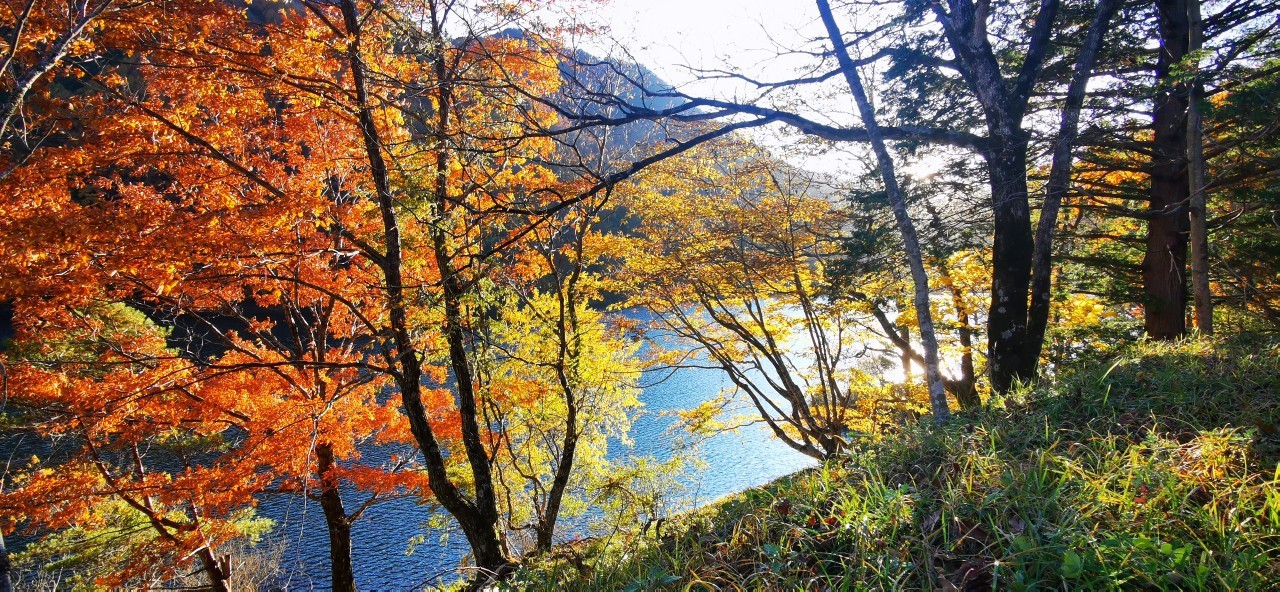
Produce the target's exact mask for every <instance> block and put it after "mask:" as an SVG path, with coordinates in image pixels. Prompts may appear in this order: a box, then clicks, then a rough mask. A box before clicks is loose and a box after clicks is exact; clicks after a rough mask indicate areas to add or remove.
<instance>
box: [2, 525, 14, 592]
mask: <svg viewBox="0 0 1280 592" xmlns="http://www.w3.org/2000/svg"><path fill="white" fill-rule="evenodd" d="M12 572H13V564H12V563H10V562H9V549H8V548H7V547H5V546H4V533H3V532H0V592H13V576H12V575H11V574H12Z"/></svg>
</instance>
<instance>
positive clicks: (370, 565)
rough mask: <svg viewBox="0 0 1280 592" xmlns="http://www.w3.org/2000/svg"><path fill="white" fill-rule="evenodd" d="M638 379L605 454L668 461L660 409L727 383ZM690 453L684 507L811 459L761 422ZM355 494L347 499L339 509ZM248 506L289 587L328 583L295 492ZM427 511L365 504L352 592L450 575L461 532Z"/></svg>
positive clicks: (307, 509)
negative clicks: (266, 531)
mask: <svg viewBox="0 0 1280 592" xmlns="http://www.w3.org/2000/svg"><path fill="white" fill-rule="evenodd" d="M664 377H665V379H664ZM642 383H643V384H645V385H647V386H646V387H645V389H644V392H643V393H642V394H641V396H640V399H641V401H642V402H643V403H644V404H645V408H644V410H643V411H642V412H641V413H640V414H639V415H638V416H637V417H636V418H635V422H634V424H633V425H632V428H631V438H632V440H633V441H634V446H633V447H632V448H630V449H626V448H614V449H611V450H610V455H611V456H613V457H614V458H620V457H622V456H625V455H628V454H630V455H637V456H650V455H651V456H654V457H657V458H659V459H667V458H670V457H671V455H672V454H673V450H672V446H673V444H672V441H673V439H672V438H671V437H670V435H669V433H668V432H669V430H670V429H671V427H672V425H673V423H674V422H675V421H676V418H674V417H672V416H671V415H670V414H669V413H667V412H671V411H675V410H680V409H688V408H692V407H695V406H697V405H698V404H699V403H702V402H703V401H706V400H708V399H711V398H713V397H715V396H716V395H718V394H719V393H720V391H721V390H722V389H724V388H726V387H727V386H728V385H729V381H728V379H727V378H726V377H725V375H724V373H723V372H721V371H719V370H710V369H703V368H682V369H679V370H676V371H675V373H674V374H672V375H671V376H669V377H667V373H666V372H662V373H659V372H657V371H653V372H650V373H647V374H646V375H645V378H644V380H643V381H642ZM694 454H695V456H696V458H700V459H701V460H702V461H703V468H702V469H701V470H698V471H696V472H691V473H690V474H689V475H687V476H686V478H685V479H684V481H685V486H686V489H685V491H684V493H683V496H684V497H683V499H681V500H678V501H679V504H680V505H683V506H685V507H689V506H692V505H703V504H706V503H708V502H711V501H714V500H716V499H718V498H721V497H724V496H726V495H729V494H732V493H736V492H739V491H742V490H745V489H748V488H751V487H754V486H757V485H762V484H764V483H767V482H769V481H772V480H774V479H776V478H778V477H781V476H784V475H788V474H790V473H793V472H795V471H797V470H800V469H802V468H805V467H808V466H812V465H814V464H815V463H814V461H813V460H812V459H810V458H809V457H807V456H804V455H802V454H800V453H798V452H795V451H794V450H792V449H791V448H789V447H787V446H786V445H785V444H782V443H781V442H779V441H777V440H776V439H774V438H773V436H772V434H771V433H770V432H769V431H768V428H767V427H766V426H764V425H762V424H757V425H752V426H748V427H744V428H741V429H739V430H737V431H735V432H725V433H720V434H716V435H714V436H711V437H710V438H707V439H705V440H703V441H702V442H700V443H699V445H698V446H697V448H696V450H695V451H694ZM355 499H357V498H356V497H354V496H353V497H352V498H351V501H349V502H348V504H349V505H348V509H350V508H351V505H350V504H351V503H352V502H354V500H355ZM258 512H259V515H260V516H264V517H268V518H271V519H273V520H275V521H276V527H275V530H274V532H273V535H272V536H274V537H279V538H281V539H283V541H284V544H285V562H284V563H285V569H286V572H287V576H286V577H287V584H288V587H289V589H290V590H310V589H326V588H328V586H329V567H328V561H329V556H328V535H327V533H326V531H325V527H324V517H323V514H322V512H321V510H320V506H319V504H318V503H316V502H306V501H305V500H303V499H302V498H301V496H275V497H271V498H267V499H264V500H263V502H262V504H261V506H260V507H259V511H258ZM430 512H431V510H430V509H429V508H427V507H425V506H421V505H418V504H417V503H415V502H414V501H412V500H407V499H402V500H391V501H387V502H384V503H381V504H378V505H375V506H373V507H371V508H369V510H368V511H367V512H366V513H365V515H364V516H363V517H362V518H361V519H360V520H358V521H357V522H356V523H355V524H354V525H353V527H352V532H351V536H352V539H353V540H352V543H353V546H354V550H353V562H354V565H355V572H356V583H357V585H358V586H359V588H360V589H362V590H405V589H411V588H420V587H421V586H423V585H426V584H432V583H443V582H448V581H452V580H453V579H456V578H457V575H458V572H457V569H456V568H457V566H458V564H459V562H460V561H461V560H462V558H463V557H464V556H465V555H466V554H467V553H469V548H468V547H467V542H466V537H464V536H463V535H462V533H461V532H455V533H452V534H451V535H450V536H449V537H447V540H445V541H443V542H442V541H441V540H440V539H441V537H440V534H441V533H440V532H439V531H438V530H436V531H430V530H428V529H427V527H426V526H425V525H426V523H427V522H428V520H430V519H431V513H430ZM562 524H563V525H562V526H560V527H559V528H558V529H557V535H558V536H559V537H561V538H562V539H563V538H569V537H572V536H573V535H574V528H573V527H572V523H571V521H569V520H562ZM423 535H425V537H426V540H425V541H423V542H421V543H420V544H417V545H416V546H415V548H414V551H413V553H412V554H408V553H407V551H408V549H409V541H410V539H412V538H414V537H420V536H423Z"/></svg>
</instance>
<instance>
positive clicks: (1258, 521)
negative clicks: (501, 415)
mask: <svg viewBox="0 0 1280 592" xmlns="http://www.w3.org/2000/svg"><path fill="white" fill-rule="evenodd" d="M1278 424H1280V339H1277V338H1274V337H1249V338H1235V339H1232V340H1194V341H1187V342H1184V343H1179V344H1155V343H1142V344H1138V345H1135V346H1133V347H1131V348H1128V349H1125V350H1123V351H1122V352H1121V353H1120V355H1119V356H1118V357H1112V358H1109V359H1106V360H1094V361H1086V362H1082V363H1078V364H1076V366H1075V369H1074V370H1073V371H1070V372H1068V373H1066V374H1064V375H1063V376H1061V377H1060V378H1059V379H1058V380H1056V381H1055V382H1054V383H1051V384H1045V385H1042V386H1040V387H1037V388H1035V389H1030V390H1028V391H1026V392H1023V393H1021V394H1019V395H1017V396H1014V397H1010V398H1008V399H1005V400H1000V401H994V402H992V403H991V404H990V405H988V406H987V408H986V409H984V410H982V411H980V412H976V413H973V414H967V415H962V416H960V417H958V418H957V419H956V420H955V421H953V422H952V423H950V424H948V425H947V426H945V427H943V428H937V427H932V426H929V425H923V424H921V425H915V426H910V427H908V428H905V429H904V430H903V431H901V432H900V433H896V434H891V435H889V436H888V437H885V438H883V439H881V440H880V441H878V442H869V443H866V444H864V445H862V446H861V447H860V449H858V450H857V451H856V452H855V453H853V454H851V455H849V456H848V457H846V458H841V459H839V460H836V461H832V462H829V463H827V464H825V465H824V466H821V467H817V468H815V469H812V470H808V471H804V472H801V473H798V474H796V475H793V476H791V477H788V478H785V479H782V480H779V481H776V482H774V483H771V484H769V485H767V486H764V487H760V488H757V489H753V490H750V491H747V492H744V493H742V494H739V495H736V496H733V497H731V498H728V499H726V500H723V501H721V502H720V503H718V504H716V505H714V506H711V507H708V508H704V509H702V510H699V511H696V512H693V513H690V514H687V515H684V516H680V517H678V518H676V519H673V520H671V521H669V522H668V524H667V527H666V528H665V529H664V530H663V532H661V533H660V534H657V535H655V534H654V533H652V532H650V533H647V534H644V535H641V534H638V533H637V534H633V535H631V536H628V537H624V538H621V539H615V540H613V541H608V542H606V541H586V542H582V543H579V544H576V545H572V546H565V547H562V548H561V549H560V550H559V552H558V553H556V554H554V555H553V556H552V557H551V558H544V559H541V560H536V561H530V562H527V563H526V565H524V566H523V567H522V569H521V570H520V571H519V572H518V573H517V574H516V575H515V577H513V578H512V579H511V580H510V581H508V582H507V583H506V584H505V586H507V587H510V588H512V589H530V590H564V589H581V590H597V589H615V590H650V589H667V590H739V589H747V590H762V589H763V590H881V589H892V590H898V589H912V590H914V589H921V590H929V589H935V590H947V591H950V590H990V589H996V588H998V589H1009V590H1047V589H1088V590H1107V589H1125V590H1130V589H1150V590H1222V589H1240V590H1264V589H1272V588H1275V587H1277V586H1280V470H1278V469H1277V460H1280V433H1278V431H1277V427H1276V426H1277V425H1278Z"/></svg>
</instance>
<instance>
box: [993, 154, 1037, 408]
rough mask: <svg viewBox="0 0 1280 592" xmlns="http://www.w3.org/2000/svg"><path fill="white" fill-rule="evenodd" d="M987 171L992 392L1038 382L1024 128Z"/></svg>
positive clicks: (1001, 391)
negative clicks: (1032, 353)
mask: <svg viewBox="0 0 1280 592" xmlns="http://www.w3.org/2000/svg"><path fill="white" fill-rule="evenodd" d="M987 168H988V169H989V171H990V175H991V200H992V204H991V207H992V210H993V213H994V222H995V232H994V236H993V239H992V246H991V309H990V310H989V311H988V315H987V360H988V364H989V365H990V372H991V388H992V390H994V391H995V392H997V393H1004V392H1007V391H1009V389H1011V388H1012V387H1013V385H1014V384H1015V383H1017V382H1020V381H1028V380H1031V379H1032V378H1034V376H1035V373H1034V366H1035V364H1034V362H1033V361H1032V360H1030V359H1028V358H1027V351H1026V350H1027V348H1026V342H1027V308H1028V304H1027V291H1028V289H1029V287H1030V283H1031V254H1032V252H1033V251H1034V248H1035V243H1034V240H1033V239H1032V235H1031V210H1030V207H1029V205H1028V203H1027V139H1026V136H1025V135H1024V134H1023V133H1022V132H1021V131H1020V130H1019V131H1018V132H1016V135H1013V134H1010V135H1006V136H1005V137H1004V139H1001V140H997V141H995V142H993V147H992V149H991V151H990V156H989V157H988V158H987Z"/></svg>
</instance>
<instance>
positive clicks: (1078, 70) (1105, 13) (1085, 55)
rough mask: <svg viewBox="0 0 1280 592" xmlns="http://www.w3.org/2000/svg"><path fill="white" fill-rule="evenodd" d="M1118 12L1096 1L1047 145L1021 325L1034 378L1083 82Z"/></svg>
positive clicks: (1108, 1)
mask: <svg viewBox="0 0 1280 592" xmlns="http://www.w3.org/2000/svg"><path fill="white" fill-rule="evenodd" d="M1119 7H1120V1H1119V0H1099V2H1098V6H1097V10H1096V11H1095V14H1094V17H1093V22H1092V23H1091V24H1090V26H1089V32H1088V33H1087V34H1086V36H1085V41H1084V45H1083V46H1082V47H1081V48H1080V55H1079V56H1078V57H1077V58H1076V64H1075V68H1074V70H1073V71H1072V73H1071V82H1070V83H1069V84H1068V85H1067V97H1066V100H1065V101H1064V103H1063V106H1062V116H1061V118H1060V122H1059V125H1058V138H1057V141H1056V142H1055V143H1054V146H1053V160H1052V164H1051V165H1050V169H1049V181H1048V182H1047V183H1046V184H1045V196H1044V205H1043V206H1042V207H1041V209H1040V221H1039V223H1038V224H1037V226H1036V239H1035V251H1034V253H1033V254H1032V257H1031V259H1032V261H1031V268H1032V269H1031V304H1030V310H1029V311H1028V320H1027V354H1026V357H1027V359H1028V360H1029V362H1030V364H1031V365H1032V367H1031V368H1032V372H1033V373H1034V371H1035V367H1036V365H1037V364H1038V363H1039V360H1040V352H1041V351H1042V349H1043V347H1044V335H1045V331H1046V329H1048V326H1049V308H1050V299H1051V297H1052V292H1053V259H1052V258H1053V234H1054V231H1055V229H1056V227H1057V225H1058V211H1059V210H1060V208H1061V206H1062V198H1063V196H1065V195H1066V193H1067V189H1068V188H1069V187H1070V184H1071V162H1072V156H1071V149H1072V148H1073V147H1074V145H1075V141H1076V136H1077V133H1078V131H1079V124H1080V109H1081V107H1082V106H1083V104H1084V96H1085V92H1086V91H1087V90H1088V89H1087V87H1088V85H1089V79H1090V78H1091V77H1092V76H1093V68H1094V64H1095V63H1096V62H1097V59H1098V51H1099V50H1100V49H1101V47H1102V38H1103V36H1104V34H1105V33H1106V31H1107V24H1108V23H1110V22H1111V18H1112V17H1113V16H1114V15H1115V13H1116V10H1117V9H1119Z"/></svg>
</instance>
